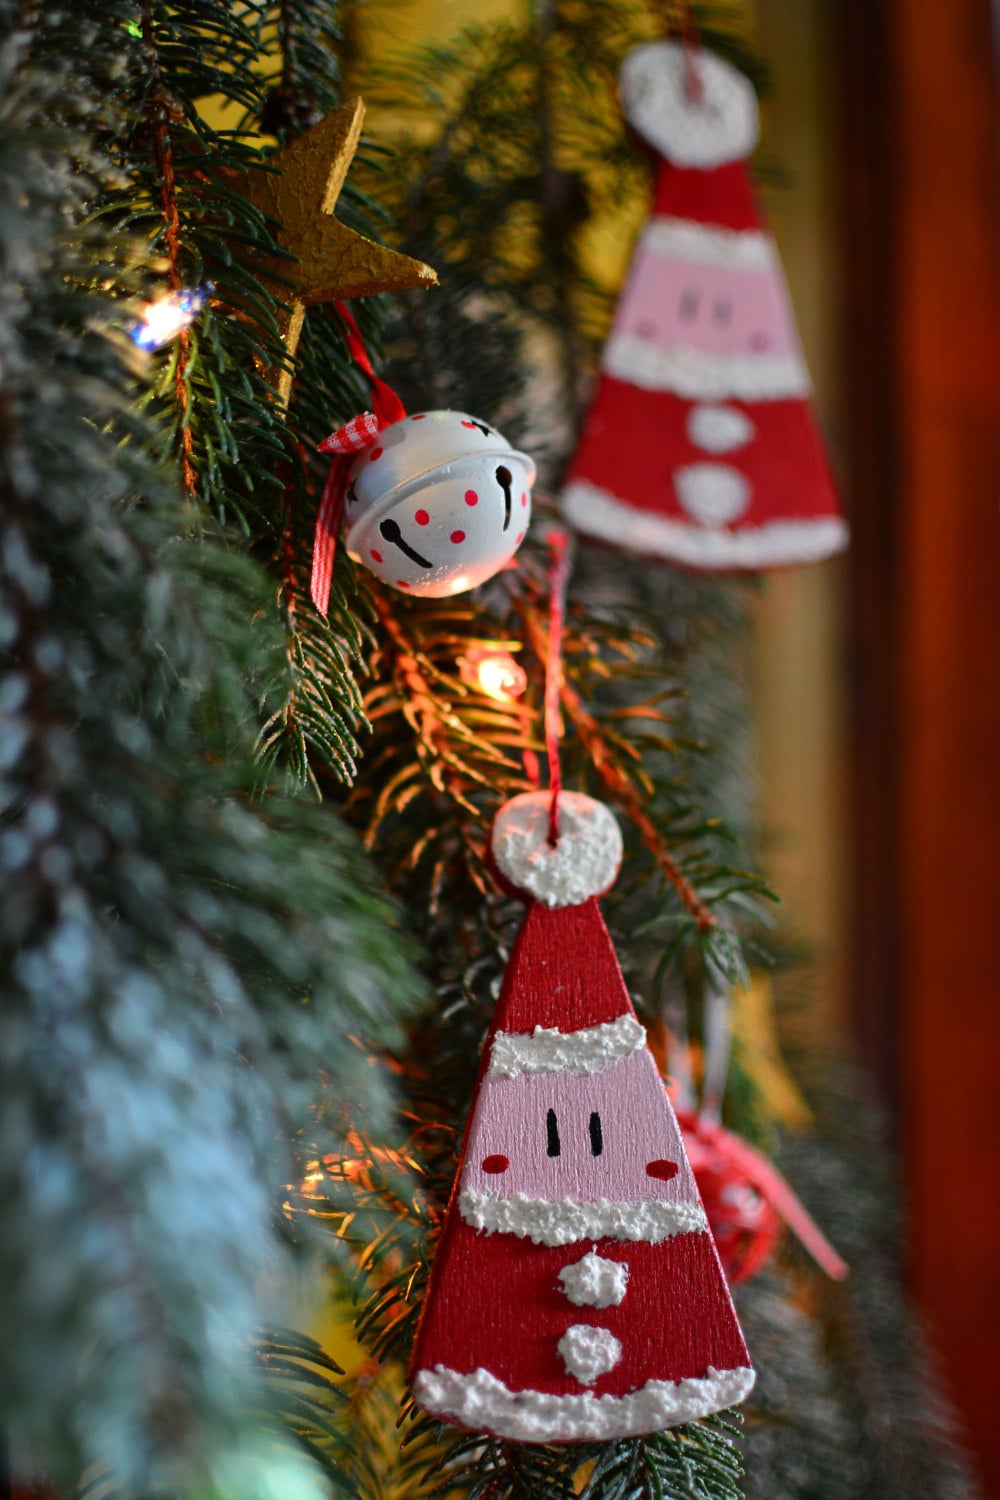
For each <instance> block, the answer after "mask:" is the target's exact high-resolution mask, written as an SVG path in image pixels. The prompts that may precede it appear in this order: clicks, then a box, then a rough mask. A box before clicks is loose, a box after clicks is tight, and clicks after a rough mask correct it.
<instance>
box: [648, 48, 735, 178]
mask: <svg viewBox="0 0 1000 1500" xmlns="http://www.w3.org/2000/svg"><path fill="white" fill-rule="evenodd" d="M694 65H695V67H696V68H697V71H698V81H699V83H700V85H701V97H700V99H699V100H697V101H695V100H694V99H693V98H690V97H689V95H688V91H687V85H686V80H685V56H684V47H683V45H682V44H681V43H680V42H646V43H644V45H643V46H641V47H633V49H632V51H631V52H629V53H628V54H627V55H626V57H625V61H624V62H623V63H622V65H621V70H620V72H619V74H618V78H619V84H620V88H621V99H622V108H623V109H624V111H625V114H626V116H627V118H628V120H629V122H630V123H631V124H632V125H634V126H635V128H636V130H638V132H639V134H640V135H641V136H643V137H644V138H645V139H646V140H647V141H649V143H650V145H653V146H655V147H656V149H657V150H658V151H660V152H662V154H663V155H664V156H665V157H666V158H667V159H668V161H672V162H676V163H677V165H678V166H681V167H719V166H721V165H722V164H723V162H727V161H741V160H742V159H743V158H744V157H746V156H749V155H750V152H751V151H752V150H753V148H754V146H755V145H756V144H757V135H758V131H759V119H758V112H757V95H756V94H755V93H754V90H753V85H752V84H751V82H750V80H749V78H747V77H745V76H744V74H742V73H739V72H737V70H736V69H735V68H733V67H731V66H730V65H729V63H727V62H723V60H722V58H721V57H717V56H716V55H715V53H714V52H708V51H707V50H706V49H704V48H701V47H699V48H698V49H697V50H696V53H695V58H694Z"/></svg>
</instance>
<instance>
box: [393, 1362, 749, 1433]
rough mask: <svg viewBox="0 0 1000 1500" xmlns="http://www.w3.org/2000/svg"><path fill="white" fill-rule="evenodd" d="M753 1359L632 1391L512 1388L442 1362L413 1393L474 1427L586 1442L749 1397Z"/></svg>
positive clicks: (422, 1375) (419, 1379)
mask: <svg viewBox="0 0 1000 1500" xmlns="http://www.w3.org/2000/svg"><path fill="white" fill-rule="evenodd" d="M753 1382H754V1372H753V1370H751V1369H749V1368H748V1367H747V1366H741V1367H739V1368H737V1369H735V1370H715V1369H713V1368H712V1366H711V1365H709V1367H708V1370H707V1372H706V1374H705V1375H704V1376H701V1377H692V1378H690V1379H688V1380H678V1381H673V1380H650V1381H648V1382H647V1383H646V1384H645V1385H644V1386H640V1388H639V1389H638V1390H637V1391H632V1392H630V1393H629V1395H627V1396H595V1395H594V1394H593V1393H592V1392H591V1391H585V1392H583V1393H581V1394H580V1395H578V1396H577V1395H574V1396H553V1395H548V1394H547V1393H545V1392H543V1391H512V1390H510V1389H509V1388H508V1387H507V1386H506V1385H504V1383H503V1381H502V1380H498V1379H497V1378H496V1376H495V1375H491V1374H490V1372H489V1371H488V1370H484V1369H478V1370H474V1371H473V1372H472V1373H471V1374H463V1373H462V1372H461V1371H459V1370H449V1369H448V1367H447V1366H446V1365H435V1367H434V1369H433V1370H418V1371H417V1374H416V1377H415V1378H414V1381H413V1395H414V1398H415V1399H416V1401H417V1403H418V1405H420V1406H422V1407H424V1408H425V1410H427V1411H431V1412H436V1413H437V1415H438V1416H449V1417H455V1418H457V1420H458V1421H459V1422H461V1423H462V1424H463V1425H464V1426H466V1427H470V1428H472V1429H473V1430H474V1431H476V1430H479V1431H485V1432H492V1433H495V1434H496V1436H497V1437H505V1438H511V1439H513V1440H514V1441H516V1442H522V1443H546V1442H562V1443H571V1442H579V1441H582V1440H584V1439H592V1440H594V1441H604V1440H606V1439H608V1438H616V1437H634V1436H637V1435H638V1434H639V1433H643V1432H658V1431H660V1430H661V1429H663V1428H664V1427H676V1426H678V1425H679V1424H680V1423H682V1422H693V1421H694V1420H695V1419H696V1418H697V1417H704V1416H707V1415H708V1414H709V1412H713V1411H724V1410H725V1408H726V1407H727V1406H733V1405H735V1403H736V1402H737V1401H742V1400H743V1398H744V1397H745V1396H747V1395H748V1394H749V1392H750V1391H751V1389H752V1388H753Z"/></svg>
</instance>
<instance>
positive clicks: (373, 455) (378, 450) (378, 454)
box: [371, 448, 385, 463]
mask: <svg viewBox="0 0 1000 1500" xmlns="http://www.w3.org/2000/svg"><path fill="white" fill-rule="evenodd" d="M384 452H385V449H384V448H373V449H372V451H371V461H372V463H374V462H375V460H376V459H377V458H381V457H382V454H383V453H384Z"/></svg>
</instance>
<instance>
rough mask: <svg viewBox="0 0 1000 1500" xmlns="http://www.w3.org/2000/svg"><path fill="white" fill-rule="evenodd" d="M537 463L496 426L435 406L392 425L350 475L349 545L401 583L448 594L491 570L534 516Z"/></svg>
mask: <svg viewBox="0 0 1000 1500" xmlns="http://www.w3.org/2000/svg"><path fill="white" fill-rule="evenodd" d="M534 479H535V466H534V464H533V463H532V461H531V459H530V458H528V456H527V455H526V454H524V453H519V452H518V451H517V450H516V449H515V448H512V447H511V445H510V443H509V442H508V441H507V439H506V438H505V437H504V436H503V435H502V434H501V433H499V432H497V430H496V428H495V427H490V426H489V424H488V423H486V422H481V421H479V420H478V418H476V417H470V416H468V415H467V414H466V413H465V412H461V411H425V412H416V413H415V414H414V415H412V416H407V417H403V418H402V420H400V421H398V422H393V423H392V424H391V425H390V426H388V427H383V428H382V429H381V431H380V432H379V433H378V436H377V438H376V440H375V442H374V443H373V444H372V445H371V446H370V447H367V448H365V449H364V450H363V451H362V452H360V453H359V454H358V456H357V457H356V458H355V460H354V462H353V463H352V464H351V467H350V470H349V471H348V475H347V490H346V495H345V500H344V520H345V525H346V528H347V550H348V552H349V554H350V555H351V557H352V558H353V559H354V561H355V562H359V563H363V564H364V566H365V567H366V568H368V569H369V570H370V571H371V572H372V573H374V574H375V575H376V577H378V578H381V579H382V580H383V582H384V583H387V584H389V586H390V587H391V588H394V589H402V590H403V591H404V592H406V593H411V594H421V595H423V596H424V597H426V598H429V599H441V598H445V597H447V596H448V595H450V594H461V593H463V592H464V591H465V590H466V589H471V588H475V587H476V585H477V584H480V583H483V582H484V581H485V580H486V579H487V578H491V577H492V576H493V574H494V573H497V572H499V570H500V569H501V568H502V567H503V566H504V564H505V563H507V562H509V561H510V559H511V558H512V557H513V555H514V553H515V552H516V551H517V549H518V547H519V546H520V545H521V542H522V541H523V540H524V534H525V532H526V530H527V528H528V522H529V521H530V519H531V486H532V484H533V483H534Z"/></svg>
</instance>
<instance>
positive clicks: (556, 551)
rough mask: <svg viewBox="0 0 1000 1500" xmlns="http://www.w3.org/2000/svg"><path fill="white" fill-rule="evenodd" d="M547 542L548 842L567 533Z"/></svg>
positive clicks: (553, 837) (556, 783)
mask: <svg viewBox="0 0 1000 1500" xmlns="http://www.w3.org/2000/svg"><path fill="white" fill-rule="evenodd" d="M548 543H549V644H548V651H547V654H546V659H545V753H546V756H547V757H548V762H549V789H550V791H551V792H552V801H551V803H550V804H549V844H550V845H551V847H552V848H553V849H554V848H555V846H556V844H558V842H559V793H560V792H561V791H562V768H561V767H560V764H559V693H560V689H561V688H562V634H563V619H564V617H565V611H566V585H567V583H568V582H569V534H568V533H567V532H565V531H559V530H553V531H550V532H549V535H548Z"/></svg>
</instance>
